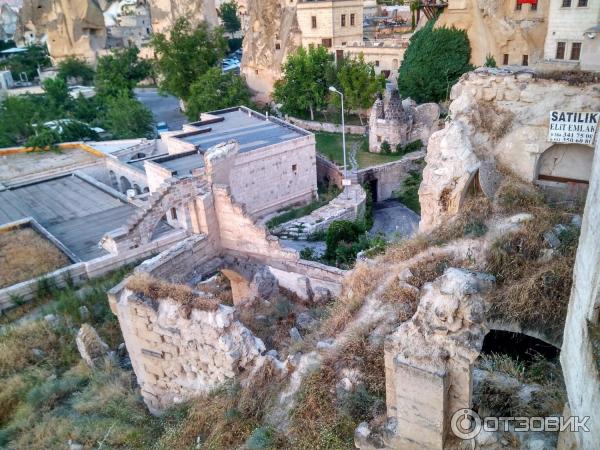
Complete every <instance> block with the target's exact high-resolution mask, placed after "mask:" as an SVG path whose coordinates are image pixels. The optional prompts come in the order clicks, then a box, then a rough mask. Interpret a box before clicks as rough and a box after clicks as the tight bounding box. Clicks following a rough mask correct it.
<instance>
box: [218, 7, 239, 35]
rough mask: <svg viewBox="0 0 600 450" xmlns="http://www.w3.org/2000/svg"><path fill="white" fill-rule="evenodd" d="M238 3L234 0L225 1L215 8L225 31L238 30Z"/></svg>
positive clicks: (233, 31)
mask: <svg viewBox="0 0 600 450" xmlns="http://www.w3.org/2000/svg"><path fill="white" fill-rule="evenodd" d="M237 11H238V5H237V3H236V1H235V0H231V1H227V2H224V3H222V4H221V7H220V8H219V9H218V10H217V12H218V14H219V17H220V18H221V21H222V22H223V27H224V28H225V31H227V32H229V33H235V32H236V31H239V30H240V26H241V23H240V18H239V17H238V15H237Z"/></svg>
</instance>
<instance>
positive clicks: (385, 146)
mask: <svg viewBox="0 0 600 450" xmlns="http://www.w3.org/2000/svg"><path fill="white" fill-rule="evenodd" d="M380 150H381V153H383V154H384V155H388V154H390V153H391V151H392V147H391V146H390V143H389V142H388V141H383V142H382V143H381V147H380Z"/></svg>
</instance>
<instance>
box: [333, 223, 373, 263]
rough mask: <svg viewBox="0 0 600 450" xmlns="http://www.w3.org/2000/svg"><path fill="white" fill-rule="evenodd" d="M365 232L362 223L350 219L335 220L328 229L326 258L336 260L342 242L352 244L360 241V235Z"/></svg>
mask: <svg viewBox="0 0 600 450" xmlns="http://www.w3.org/2000/svg"><path fill="white" fill-rule="evenodd" d="M363 232H364V230H363V228H362V227H361V226H360V224H358V223H356V222H351V221H349V220H334V221H333V222H331V225H329V228H328V229H327V235H326V237H325V244H326V245H327V247H326V249H325V254H324V256H325V258H326V259H329V260H335V258H336V254H337V252H338V247H340V244H342V243H345V244H346V245H351V244H352V243H354V242H356V241H358V238H359V236H360V235H361V234H362V233H363Z"/></svg>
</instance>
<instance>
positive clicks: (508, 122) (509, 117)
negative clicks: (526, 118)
mask: <svg viewBox="0 0 600 450" xmlns="http://www.w3.org/2000/svg"><path fill="white" fill-rule="evenodd" d="M514 118H515V114H514V113H513V112H512V111H508V110H506V109H503V108H501V107H500V106H498V105H497V104H496V103H491V102H485V101H481V100H480V101H478V102H477V103H476V106H475V108H474V114H473V116H472V119H473V125H474V126H475V128H476V129H478V130H483V131H485V132H487V133H488V135H489V136H490V137H491V138H492V140H494V141H498V140H500V139H501V138H502V137H504V136H505V135H506V133H508V132H509V131H510V129H511V126H512V122H513V120H514Z"/></svg>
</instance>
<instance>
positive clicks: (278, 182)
mask: <svg viewBox="0 0 600 450" xmlns="http://www.w3.org/2000/svg"><path fill="white" fill-rule="evenodd" d="M288 126H289V125H288ZM316 166H317V162H316V151H315V137H314V135H312V134H311V135H307V136H303V137H301V138H298V139H293V140H291V141H286V142H281V143H278V144H276V145H272V146H269V147H265V148H262V149H260V150H256V151H253V152H248V153H241V154H238V155H237V156H236V161H235V165H234V167H233V169H232V171H231V178H230V183H231V192H232V193H233V195H234V197H235V200H236V201H237V202H239V203H244V204H246V205H247V208H248V212H249V213H250V214H252V215H254V216H255V217H260V216H264V215H266V214H269V213H271V212H273V211H277V210H279V209H282V208H284V207H287V206H291V205H293V204H303V203H308V202H310V201H311V200H312V199H313V198H314V197H315V196H316V194H317V176H316V173H317V167H316Z"/></svg>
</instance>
